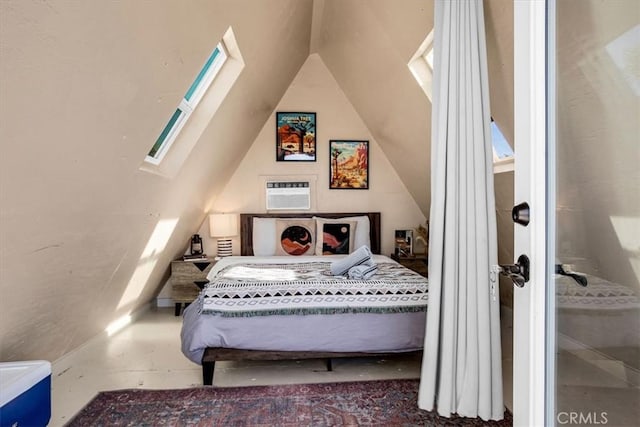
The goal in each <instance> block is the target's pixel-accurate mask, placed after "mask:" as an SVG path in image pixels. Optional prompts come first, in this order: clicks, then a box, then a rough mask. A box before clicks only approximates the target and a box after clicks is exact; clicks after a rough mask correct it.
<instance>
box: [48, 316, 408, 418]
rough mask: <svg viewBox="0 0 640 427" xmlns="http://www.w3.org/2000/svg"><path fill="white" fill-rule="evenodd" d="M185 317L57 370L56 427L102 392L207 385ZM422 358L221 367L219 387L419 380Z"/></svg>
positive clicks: (144, 328) (99, 341) (150, 324)
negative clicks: (188, 343) (183, 341)
mask: <svg viewBox="0 0 640 427" xmlns="http://www.w3.org/2000/svg"><path fill="white" fill-rule="evenodd" d="M181 323H182V317H175V316H174V314H173V309H172V308H168V309H167V308H159V309H151V310H149V311H148V312H146V313H144V314H143V315H142V316H141V317H140V319H139V320H137V321H136V322H134V323H133V324H131V325H129V326H128V327H126V328H125V329H123V330H122V331H120V332H118V333H117V334H115V335H113V336H112V337H110V338H107V337H106V336H103V337H99V338H96V339H93V340H91V341H90V342H88V343H87V344H86V345H84V346H83V347H81V348H80V349H78V350H76V351H74V352H72V353H70V354H69V355H67V356H65V357H64V358H63V359H61V360H58V361H56V362H55V363H54V364H53V367H52V416H51V423H50V426H51V427H56V426H62V425H64V424H65V423H66V422H68V421H69V420H70V419H71V418H72V417H73V416H74V415H75V414H76V413H77V412H78V411H80V409H82V408H83V407H84V406H85V405H86V404H87V403H88V402H89V401H90V400H91V399H92V398H93V397H94V396H95V395H96V394H97V393H98V392H99V391H103V390H117V389H127V388H152V389H176V388H187V387H194V386H200V385H202V371H201V367H200V365H196V364H194V363H192V362H191V361H190V360H188V359H187V358H186V357H185V356H184V355H183V354H182V353H181V351H180V327H181ZM420 364H421V360H420V358H419V357H418V358H416V357H415V356H411V357H410V356H401V355H400V356H397V357H393V358H389V359H382V358H363V359H339V360H334V361H333V371H331V372H328V371H327V370H326V366H325V364H324V362H323V361H322V360H308V361H276V362H267V361H264V362H263V361H255V362H249V361H248V362H217V363H216V371H215V376H214V385H215V386H218V387H229V386H250V385H269V384H293V383H319V382H339V381H366V380H375V379H392V378H419V376H420Z"/></svg>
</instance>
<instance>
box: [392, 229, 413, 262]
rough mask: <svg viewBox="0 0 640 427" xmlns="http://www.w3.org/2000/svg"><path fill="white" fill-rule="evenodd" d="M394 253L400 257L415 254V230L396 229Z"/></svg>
mask: <svg viewBox="0 0 640 427" xmlns="http://www.w3.org/2000/svg"><path fill="white" fill-rule="evenodd" d="M394 242H395V245H394V251H393V252H394V253H395V254H396V255H397V256H399V257H411V256H413V230H396V233H395V241H394Z"/></svg>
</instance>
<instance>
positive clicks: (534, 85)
mask: <svg viewBox="0 0 640 427" xmlns="http://www.w3.org/2000/svg"><path fill="white" fill-rule="evenodd" d="M545 6H546V5H545V1H544V0H531V1H516V2H514V130H515V159H514V169H515V173H514V177H515V178H514V179H515V182H514V202H515V204H516V205H517V204H520V203H525V202H526V203H527V204H528V205H529V209H530V222H529V224H527V225H526V226H525V225H520V224H515V225H514V254H515V257H516V258H518V257H519V256H520V255H521V254H524V255H526V256H528V257H529V260H530V269H529V281H528V282H527V283H525V285H524V286H523V287H515V288H514V294H513V349H514V351H513V423H514V426H527V427H529V426H542V425H544V424H545V387H546V385H547V382H546V381H545V375H544V373H545V358H546V349H547V347H546V345H545V336H546V330H545V328H546V326H547V322H546V319H545V314H546V311H545V309H546V306H547V301H546V292H545V283H546V281H547V273H546V271H547V268H546V265H547V255H548V252H549V248H548V247H547V234H548V232H549V230H548V227H549V226H550V225H551V224H550V223H549V221H548V220H547V214H546V212H547V204H548V199H547V193H548V192H549V188H548V185H547V179H546V168H547V160H548V159H547V157H546V140H547V138H546V136H547V135H546V131H547V123H546V121H547V120H546V87H547V78H546V74H547V73H546V69H545V67H546V59H545V56H546V50H547V49H546V34H545V27H546V21H547V17H546V14H545V9H546V8H545Z"/></svg>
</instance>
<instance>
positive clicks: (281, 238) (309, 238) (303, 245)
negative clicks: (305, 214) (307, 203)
mask: <svg viewBox="0 0 640 427" xmlns="http://www.w3.org/2000/svg"><path fill="white" fill-rule="evenodd" d="M276 239H277V241H276V255H294V256H298V255H313V254H314V253H315V242H316V239H315V221H314V220H313V219H308V220H304V219H297V220H280V219H278V220H276Z"/></svg>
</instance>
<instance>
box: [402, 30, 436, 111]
mask: <svg viewBox="0 0 640 427" xmlns="http://www.w3.org/2000/svg"><path fill="white" fill-rule="evenodd" d="M432 50H433V29H432V30H431V31H430V32H429V34H427V37H426V38H425V39H424V41H423V42H422V44H421V45H420V47H419V48H418V50H416V53H414V54H413V56H412V57H411V59H410V60H409V63H408V64H407V67H409V70H410V71H411V74H413V78H415V79H416V81H417V82H418V84H419V85H420V87H421V88H422V91H423V92H424V93H425V95H427V98H429V101H431V93H432V88H431V85H432V84H433V68H432V67H431V64H429V62H428V61H427V59H426V57H427V55H428V54H429V51H432Z"/></svg>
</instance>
